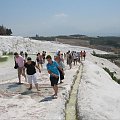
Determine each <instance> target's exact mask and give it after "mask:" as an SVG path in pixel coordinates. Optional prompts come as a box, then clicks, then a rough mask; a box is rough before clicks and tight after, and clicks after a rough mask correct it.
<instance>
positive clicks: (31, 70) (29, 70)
mask: <svg viewBox="0 0 120 120" xmlns="http://www.w3.org/2000/svg"><path fill="white" fill-rule="evenodd" d="M35 65H36V63H35V62H34V61H31V64H28V63H25V65H24V66H25V67H26V68H27V74H28V75H33V74H35V73H36V69H35Z"/></svg>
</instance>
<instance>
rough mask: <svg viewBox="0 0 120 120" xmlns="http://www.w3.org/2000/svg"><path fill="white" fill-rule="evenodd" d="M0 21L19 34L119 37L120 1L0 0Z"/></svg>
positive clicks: (0, 23) (15, 33)
mask: <svg viewBox="0 0 120 120" xmlns="http://www.w3.org/2000/svg"><path fill="white" fill-rule="evenodd" d="M2 24H3V25H4V26H6V27H8V28H11V29H12V31H13V34H14V35H22V36H32V35H35V34H39V35H43V36H49V35H65V34H66V35H69V34H86V35H90V36H94V35H95V36H97V35H117V36H120V0H0V25H2Z"/></svg>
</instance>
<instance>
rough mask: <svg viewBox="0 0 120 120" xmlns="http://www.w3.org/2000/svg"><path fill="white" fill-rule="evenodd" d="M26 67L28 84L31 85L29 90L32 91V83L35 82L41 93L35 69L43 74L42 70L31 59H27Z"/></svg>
mask: <svg viewBox="0 0 120 120" xmlns="http://www.w3.org/2000/svg"><path fill="white" fill-rule="evenodd" d="M24 66H25V68H26V69H27V78H28V83H29V84H30V87H29V90H31V89H32V81H33V83H34V84H35V87H36V89H37V91H39V88H38V83H37V78H36V75H35V73H36V69H35V67H36V68H38V70H39V72H40V73H41V70H40V68H39V67H38V66H36V63H35V62H34V61H32V59H31V58H30V57H28V58H27V62H26V63H25V65H24Z"/></svg>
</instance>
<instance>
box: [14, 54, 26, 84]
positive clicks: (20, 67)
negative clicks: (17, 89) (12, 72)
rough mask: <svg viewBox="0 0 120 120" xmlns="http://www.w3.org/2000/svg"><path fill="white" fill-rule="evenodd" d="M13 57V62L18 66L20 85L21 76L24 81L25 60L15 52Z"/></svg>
mask: <svg viewBox="0 0 120 120" xmlns="http://www.w3.org/2000/svg"><path fill="white" fill-rule="evenodd" d="M14 55H15V62H16V63H17V65H18V68H17V69H18V79H19V84H21V75H23V76H24V77H25V80H26V75H25V67H24V64H25V59H24V58H23V57H22V56H21V55H19V54H18V53H17V52H15V53H14Z"/></svg>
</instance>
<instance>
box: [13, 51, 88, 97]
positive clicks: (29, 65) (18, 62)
mask: <svg viewBox="0 0 120 120" xmlns="http://www.w3.org/2000/svg"><path fill="white" fill-rule="evenodd" d="M83 53H84V54H83ZM83 53H82V56H83V57H84V60H85V56H86V52H85V51H84V52H83ZM14 56H15V69H18V79H19V83H18V84H21V75H23V76H24V78H25V81H28V83H29V85H30V86H29V88H28V89H29V90H31V89H32V82H33V83H34V84H35V87H36V89H37V90H38V91H39V87H38V83H37V78H36V75H35V73H36V68H37V69H38V70H39V72H40V73H41V69H42V67H43V66H42V65H43V64H44V63H45V59H46V60H47V65H46V67H47V71H48V73H49V74H50V82H51V86H52V87H53V90H54V93H55V94H54V95H53V97H54V98H57V93H58V86H57V85H58V81H59V80H60V83H63V80H64V68H65V65H64V58H65V57H67V64H68V65H70V68H72V62H74V65H75V64H77V61H79V57H78V52H75V51H72V52H70V51H68V52H67V54H63V53H61V51H60V50H58V51H57V52H56V53H55V55H54V60H52V57H51V56H50V55H47V56H46V52H45V51H43V52H42V54H40V53H37V56H36V60H35V61H33V60H32V59H31V57H28V54H27V53H26V52H25V56H24V54H23V52H20V54H18V53H17V52H15V53H14ZM79 56H81V55H79ZM81 60H82V57H81ZM25 69H26V72H25ZM25 73H26V74H27V76H26V74H25Z"/></svg>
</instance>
